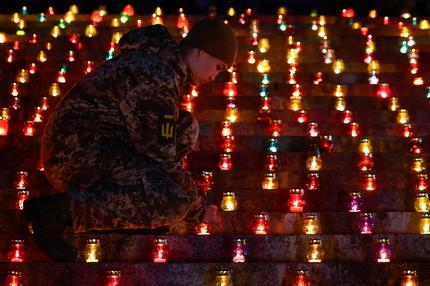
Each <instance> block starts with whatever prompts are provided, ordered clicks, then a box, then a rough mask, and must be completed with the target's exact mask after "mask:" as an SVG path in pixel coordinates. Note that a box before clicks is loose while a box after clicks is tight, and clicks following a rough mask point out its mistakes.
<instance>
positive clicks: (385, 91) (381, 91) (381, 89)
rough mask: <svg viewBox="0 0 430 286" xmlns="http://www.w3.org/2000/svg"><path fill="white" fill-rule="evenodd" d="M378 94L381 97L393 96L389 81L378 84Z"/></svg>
mask: <svg viewBox="0 0 430 286" xmlns="http://www.w3.org/2000/svg"><path fill="white" fill-rule="evenodd" d="M376 95H377V96H378V97H380V98H384V99H385V98H389V97H391V88H390V85H389V84H388V83H381V84H380V85H379V86H378V91H377V92H376Z"/></svg>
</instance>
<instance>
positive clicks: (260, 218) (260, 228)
mask: <svg viewBox="0 0 430 286" xmlns="http://www.w3.org/2000/svg"><path fill="white" fill-rule="evenodd" d="M269 228H270V226H269V214H267V213H259V214H256V215H255V224H254V227H253V230H254V233H255V234H268V233H269Z"/></svg>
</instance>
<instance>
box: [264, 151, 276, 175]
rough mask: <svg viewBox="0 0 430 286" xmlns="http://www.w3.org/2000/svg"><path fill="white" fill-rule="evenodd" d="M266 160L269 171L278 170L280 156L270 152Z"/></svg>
mask: <svg viewBox="0 0 430 286" xmlns="http://www.w3.org/2000/svg"><path fill="white" fill-rule="evenodd" d="M266 160H267V162H266V164H265V165H264V167H265V169H266V170H267V171H272V172H274V171H276V170H278V157H277V156H276V154H268V155H267V159H266Z"/></svg>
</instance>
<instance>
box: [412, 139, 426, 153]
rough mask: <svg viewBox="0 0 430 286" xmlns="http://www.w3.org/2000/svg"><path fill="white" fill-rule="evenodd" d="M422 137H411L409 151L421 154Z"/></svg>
mask: <svg viewBox="0 0 430 286" xmlns="http://www.w3.org/2000/svg"><path fill="white" fill-rule="evenodd" d="M422 143H423V139H422V138H419V137H414V138H412V139H411V147H410V148H409V150H410V152H411V153H414V154H421V153H422V151H423V146H422Z"/></svg>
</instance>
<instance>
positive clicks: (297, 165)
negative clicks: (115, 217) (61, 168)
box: [0, 15, 430, 286]
mask: <svg viewBox="0 0 430 286" xmlns="http://www.w3.org/2000/svg"><path fill="white" fill-rule="evenodd" d="M20 17H21V18H22V19H25V21H26V24H27V28H25V31H26V32H27V36H16V35H15V32H16V30H17V25H16V24H14V23H12V22H11V21H10V18H11V15H0V23H1V25H0V27H1V29H0V32H4V33H7V38H8V41H7V42H5V43H3V44H0V57H1V58H0V69H1V71H2V72H1V78H0V90H1V91H2V92H1V96H0V107H8V106H10V105H11V104H13V96H12V95H11V94H10V88H11V84H12V83H13V82H16V76H17V74H18V73H19V71H20V70H21V69H27V68H28V67H29V64H30V63H32V62H35V63H37V72H36V73H35V74H30V75H29V81H28V83H23V84H19V95H18V98H19V99H20V104H21V108H19V109H17V110H14V109H10V110H9V117H10V119H9V122H8V124H9V133H8V135H7V136H0V158H1V162H2V164H1V165H0V196H1V200H0V261H1V263H0V283H6V284H5V285H20V284H19V283H18V284H17V283H15V284H13V282H11V281H12V280H13V279H18V278H17V276H14V275H12V274H13V273H12V272H11V271H19V273H20V274H19V279H20V280H21V281H22V284H23V285H118V284H115V283H116V282H115V281H116V280H115V279H117V278H118V277H116V276H115V275H113V274H112V273H108V271H113V270H115V271H120V273H121V276H120V281H121V282H120V283H121V284H120V285H166V286H167V285H169V286H173V285H187V286H188V285H217V286H221V285H225V286H227V285H244V286H251V285H269V286H275V285H322V286H324V285H331V286H333V285H336V286H338V285H351V286H353V285H357V286H358V285H387V286H389V285H403V286H406V285H408V286H411V285H430V258H429V257H430V239H429V237H430V236H429V235H426V234H422V233H421V231H420V227H419V224H420V217H422V213H418V212H417V211H416V210H415V208H414V203H415V198H416V194H417V191H416V190H415V185H416V177H417V172H414V171H411V166H412V161H413V159H414V158H417V157H420V158H423V159H424V161H425V162H427V161H428V159H429V147H428V142H429V137H430V131H429V130H430V129H429V127H430V120H429V119H430V118H429V110H430V105H429V101H428V100H429V99H428V98H426V94H427V92H426V87H425V85H421V86H416V85H413V84H412V82H413V79H414V76H412V75H411V74H410V73H409V70H408V67H409V62H408V58H407V56H406V55H401V54H400V52H399V49H400V43H401V41H400V37H399V33H400V32H399V31H400V30H399V29H398V22H399V21H403V22H405V26H407V27H409V28H410V31H411V35H413V36H414V39H415V41H416V47H417V48H418V49H419V56H420V58H419V76H421V77H422V78H423V79H424V82H427V81H428V78H429V77H430V71H429V67H428V66H427V65H425V63H426V62H427V59H428V57H429V55H430V54H429V52H430V37H429V35H430V34H429V31H428V30H421V29H419V28H418V26H414V25H412V24H411V23H410V22H411V20H410V19H409V20H404V19H390V20H391V23H390V24H389V25H382V24H381V21H382V18H376V19H370V18H356V19H353V20H348V19H345V18H341V17H326V24H325V27H326V31H327V35H328V38H329V39H330V45H331V48H332V49H333V50H334V51H335V55H336V58H341V59H343V61H344V63H345V70H344V72H343V73H341V74H334V73H333V71H332V68H331V66H332V65H331V64H325V63H324V62H323V54H322V53H321V48H320V45H321V38H320V37H318V35H317V32H316V31H312V30H311V24H312V22H313V21H316V22H317V23H318V21H319V18H318V17H308V16H287V17H286V19H285V20H286V23H287V24H290V25H292V27H294V29H295V33H294V43H295V41H300V42H301V44H302V51H301V53H300V56H299V60H298V62H297V65H298V68H299V71H298V73H297V76H296V79H297V83H298V84H300V85H301V92H302V108H301V109H304V110H306V111H307V115H308V118H309V122H317V123H318V127H319V131H320V133H321V135H332V136H333V142H334V149H333V152H330V153H329V152H322V154H321V159H322V162H323V166H322V169H321V170H320V171H318V175H319V183H320V187H319V189H318V190H306V187H305V185H306V183H307V182H308V171H307V169H306V164H305V162H306V159H307V157H308V150H309V146H310V144H311V142H313V141H315V140H316V138H311V137H310V136H308V135H307V128H308V127H307V126H308V125H307V124H299V123H297V121H296V117H297V111H292V110H290V109H289V103H290V96H291V95H292V93H293V91H294V85H291V84H288V83H287V81H288V68H289V67H288V64H287V63H286V60H285V59H286V55H287V51H288V49H290V48H291V47H290V46H288V40H287V36H288V34H289V33H290V32H291V31H288V30H287V34H286V33H284V32H281V31H279V29H278V27H277V25H276V23H275V19H276V17H275V16H255V17H249V18H247V19H246V21H247V22H246V24H244V25H242V24H239V22H238V18H229V17H227V18H228V19H229V21H230V23H231V25H232V26H233V27H234V29H235V30H236V32H237V34H238V39H239V43H240V46H239V56H238V60H237V65H236V72H237V75H238V83H237V85H236V86H237V96H236V97H235V99H234V103H235V104H236V105H237V107H238V108H239V113H238V114H239V115H238V120H237V122H235V123H233V124H232V126H233V132H234V136H235V142H236V145H237V146H236V149H235V151H234V152H233V153H232V162H233V169H232V170H230V171H221V170H219V169H218V160H219V157H220V154H221V153H222V150H221V147H220V145H221V144H222V142H223V138H222V137H221V134H220V123H221V122H222V121H223V120H225V117H226V104H227V102H228V100H227V98H226V96H224V95H223V90H224V88H225V83H226V82H228V81H229V80H230V77H231V75H230V74H227V73H226V74H223V75H220V76H219V78H218V79H217V81H216V82H213V83H210V84H207V85H206V86H202V87H200V88H199V89H198V93H199V96H198V97H197V98H195V99H194V100H193V103H194V104H195V108H194V110H193V112H194V114H195V115H196V117H197V119H198V120H199V122H200V139H199V144H198V146H197V148H196V150H195V152H193V153H192V154H190V155H189V156H188V169H189V170H190V171H191V172H193V173H195V174H199V173H201V171H203V170H206V171H213V180H214V182H215V184H214V188H213V190H210V191H209V194H208V195H209V198H210V200H211V202H213V203H215V204H217V205H218V206H220V204H221V201H222V197H223V193H224V192H227V191H232V192H234V193H235V196H236V198H237V201H238V207H237V209H236V210H235V211H231V212H227V211H225V212H224V211H221V216H222V218H223V221H224V230H223V231H222V232H221V231H219V230H218V231H214V232H213V233H212V234H210V235H197V234H195V233H193V232H192V231H186V232H184V231H183V228H178V229H176V230H172V231H171V232H170V233H169V234H167V235H163V236H154V235H143V234H138V233H134V234H133V233H129V234H118V233H88V234H79V235H76V234H72V233H70V232H69V233H67V234H66V237H67V240H69V241H70V242H71V243H73V244H74V245H75V246H77V247H79V248H80V250H82V253H84V252H85V246H86V243H87V241H88V239H94V238H97V239H99V241H100V248H101V252H102V255H101V257H100V259H99V262H98V263H86V262H85V260H84V259H82V261H81V262H79V263H55V262H52V261H49V260H48V258H47V257H46V256H45V255H44V254H43V253H42V252H41V251H40V250H39V249H38V248H37V246H36V245H35V244H34V242H33V241H32V237H31V235H29V234H28V231H27V225H26V224H25V222H24V220H23V218H22V214H21V211H20V210H19V209H17V192H18V191H17V189H16V187H15V186H14V182H15V180H16V179H15V176H16V173H17V172H19V171H26V172H28V180H29V182H28V185H27V186H26V188H25V189H26V190H27V191H29V194H30V196H34V197H37V196H40V195H46V194H49V193H50V192H51V191H50V188H49V184H48V183H47V182H46V178H45V177H44V174H43V171H41V170H39V168H38V162H39V146H40V138H41V134H42V132H43V128H44V122H46V118H47V117H49V113H50V110H52V108H53V107H54V106H55V105H56V103H57V102H58V100H59V98H61V96H58V97H53V96H50V95H49V88H50V86H51V84H52V83H54V82H56V80H57V76H58V71H59V70H60V68H61V66H62V65H67V67H68V70H67V73H66V79H67V81H66V83H59V86H60V89H61V92H62V94H64V93H65V92H66V91H67V90H68V89H69V88H70V87H71V86H72V85H73V84H74V83H75V82H76V81H77V80H79V78H81V77H82V76H83V74H84V73H83V70H84V67H85V62H86V61H88V60H91V61H94V65H97V64H99V63H101V62H103V61H104V60H105V58H106V54H107V50H108V48H109V42H110V41H111V38H112V34H113V33H114V32H116V31H119V32H126V31H128V30H130V29H132V28H133V27H135V26H136V19H138V18H140V19H142V20H143V22H142V23H143V25H148V24H150V22H149V16H148V15H137V16H134V17H132V18H131V19H130V20H129V22H127V23H125V24H121V25H120V27H117V28H112V27H110V26H109V25H110V23H111V20H112V19H113V18H114V17H118V15H108V16H106V17H105V20H104V21H103V22H102V23H101V24H100V25H99V26H98V27H97V30H98V35H97V36H95V37H92V38H89V37H85V36H84V35H85V34H84V30H85V28H86V26H87V25H88V24H89V16H88V15H77V16H76V19H75V21H74V22H72V23H71V24H69V25H67V28H66V29H64V30H61V32H62V36H59V37H58V38H53V37H52V36H50V30H51V28H52V27H53V26H54V25H55V24H57V23H58V21H59V20H60V19H61V17H62V15H53V16H47V19H46V21H45V22H43V23H41V22H38V15H20ZM199 18H201V17H199V16H196V17H189V19H190V20H191V22H193V21H195V20H197V19H199ZM252 19H259V21H260V22H259V30H260V31H259V38H268V39H269V41H270V46H271V47H270V50H269V52H268V53H266V54H260V53H257V60H261V59H269V61H270V64H271V71H270V73H269V77H270V84H268V85H267V88H268V90H269V96H268V97H269V99H270V104H271V113H270V116H271V118H272V119H278V120H282V122H283V123H282V126H283V133H282V136H281V137H278V138H277V139H278V142H279V150H278V152H277V156H278V158H279V162H278V164H279V168H278V170H277V171H276V176H277V179H278V181H279V186H278V188H277V189H274V190H262V187H261V185H262V181H263V179H264V176H265V174H266V173H267V171H266V170H265V167H264V165H265V163H266V157H267V155H268V154H269V151H268V147H267V144H268V141H269V139H270V137H271V136H270V134H269V133H268V126H269V124H268V123H267V122H261V121H258V120H257V117H258V110H259V107H260V104H261V101H262V99H261V96H260V95H259V94H260V88H261V87H260V81H261V78H262V75H261V74H259V73H257V71H256V66H257V64H254V65H251V64H249V63H248V62H247V58H248V51H249V50H250V49H253V50H256V47H253V46H252V45H251V44H250V43H251V41H250V20H252ZM163 20H164V24H165V25H166V26H167V27H168V28H169V30H170V31H171V32H172V34H174V35H175V36H176V37H177V38H178V39H179V37H180V31H179V30H178V29H177V28H176V20H177V16H165V17H163ZM351 21H353V22H360V23H361V25H363V26H366V27H368V33H369V34H371V35H373V40H374V42H375V45H376V52H375V53H374V59H375V60H378V61H379V63H380V72H379V74H378V77H379V81H380V83H389V84H390V87H391V92H392V94H391V96H392V97H398V98H399V100H400V105H401V108H404V109H407V110H408V112H409V116H410V123H411V124H412V128H413V132H414V136H417V137H420V138H422V140H423V144H422V145H423V152H422V153H421V154H418V155H417V154H413V153H411V152H410V144H411V143H410V142H411V138H404V137H402V125H399V124H398V123H397V122H396V116H397V112H393V111H391V110H390V109H389V107H388V102H389V101H388V99H381V98H379V97H377V96H376V91H377V89H378V85H370V84H369V82H368V77H369V73H368V69H367V65H366V64H365V63H364V62H363V57H364V50H365V44H366V37H365V36H363V35H362V34H360V30H359V29H354V28H353V27H354V25H351V24H350V23H349V22H351ZM33 33H37V34H38V35H39V36H40V37H39V39H38V40H39V41H38V42H37V43H33V44H32V43H29V39H30V38H31V35H32V34H33ZM72 33H79V34H81V37H80V41H81V43H82V44H83V46H84V48H83V49H82V50H79V49H77V48H76V45H74V44H72V43H70V42H69V41H68V37H70V36H71V35H72ZM15 41H19V42H20V44H19V45H20V48H19V49H18V50H14V61H13V62H12V63H8V62H7V61H6V58H7V54H8V50H9V49H12V48H13V46H14V42H15ZM48 41H49V42H51V44H52V49H51V50H49V51H47V50H46V48H45V47H46V43H47V42H48ZM42 49H43V50H45V52H46V54H47V58H48V60H47V61H46V62H45V63H40V62H37V61H36V58H37V56H38V54H39V51H40V50H42ZM69 50H73V51H74V52H75V57H76V60H75V61H74V62H68V61H67V55H68V51H69ZM316 72H322V73H323V78H324V80H323V81H322V82H321V83H319V84H318V85H315V84H314V83H313V78H314V74H315V73H316ZM336 85H343V86H344V87H345V91H346V92H345V101H346V104H347V109H348V110H351V111H352V113H353V120H354V122H356V123H358V124H359V126H360V131H361V134H360V135H359V136H358V137H355V138H353V137H351V136H350V135H349V134H348V128H349V125H347V124H344V123H342V122H341V118H342V114H343V113H342V112H341V111H338V110H336V109H335V108H334V104H335V99H336V97H335V96H333V91H334V90H335V88H336ZM42 97H47V98H48V101H49V109H48V111H47V112H46V113H44V115H45V118H44V122H42V123H35V130H36V131H35V135H34V136H24V135H23V131H22V129H23V124H24V123H25V122H26V121H28V120H31V118H32V115H33V112H34V108H35V107H36V106H38V105H40V101H41V99H42ZM363 138H368V139H370V141H371V143H372V146H373V160H374V167H373V170H372V172H371V173H372V174H375V175H376V185H377V187H376V190H374V191H365V190H363V182H364V179H363V176H364V174H365V173H364V172H362V171H360V170H359V168H358V167H357V162H358V160H359V158H360V152H359V144H360V142H361V140H362V139H363ZM320 151H323V150H322V149H321V150H320ZM420 173H423V174H424V173H425V170H423V171H421V172H420ZM293 188H299V189H305V191H304V199H305V201H306V204H305V206H304V210H303V212H291V211H290V209H289V207H288V200H289V189H293ZM351 191H361V194H362V198H363V201H364V204H363V208H362V210H361V212H362V213H363V212H369V213H372V214H373V216H374V220H375V228H374V231H373V233H372V234H361V233H360V229H359V226H358V221H359V218H360V213H357V212H355V213H354V212H349V211H348V203H349V202H350V192H351ZM262 212H264V213H266V214H268V215H269V217H270V227H269V229H268V233H267V234H265V235H257V234H254V232H253V228H254V226H255V215H256V214H259V213H262ZM308 213H316V214H317V215H318V218H319V225H320V233H319V234H305V233H304V231H303V223H304V219H305V217H306V214H308ZM157 238H165V239H167V240H168V250H169V253H168V258H167V259H168V262H167V263H153V262H152V252H153V250H154V240H155V239H157ZM381 238H387V239H389V240H390V242H391V247H392V257H391V261H390V262H388V263H378V262H377V249H378V240H379V239H381ZM237 239H245V240H246V247H247V250H248V253H247V255H246V262H245V263H233V262H232V261H233V250H234V246H235V243H236V242H237ZM314 239H319V240H320V241H321V245H322V249H323V250H324V256H323V258H322V261H321V262H319V263H310V262H308V257H307V254H308V247H309V243H310V242H311V241H312V240H314ZM13 240H24V242H23V245H24V248H23V250H21V249H19V251H20V254H23V256H24V258H23V262H10V259H11V257H10V253H11V249H13V247H14V244H13V243H12V241H13ZM221 270H226V271H230V272H229V275H230V277H231V281H232V282H231V283H233V284H229V283H230V282H228V281H227V280H228V279H224V280H223V278H220V277H221V276H220V275H219V274H220V273H218V271H221ZM407 270H411V271H416V273H417V278H416V280H417V283H419V284H411V283H410V284H407V283H409V282H410V281H409V282H408V281H407V277H406V276H405V275H404V271H407ZM298 271H304V272H303V273H304V274H305V276H306V279H307V280H308V282H309V283H310V284H305V283H304V282H303V280H300V279H301V278H300V275H299V274H302V272H298ZM217 275H218V278H217ZM115 277H116V278H115ZM109 279H111V280H109ZM3 281H6V282H3ZM217 281H218V282H217ZM222 281H224V282H222ZM109 283H110V284H109Z"/></svg>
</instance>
